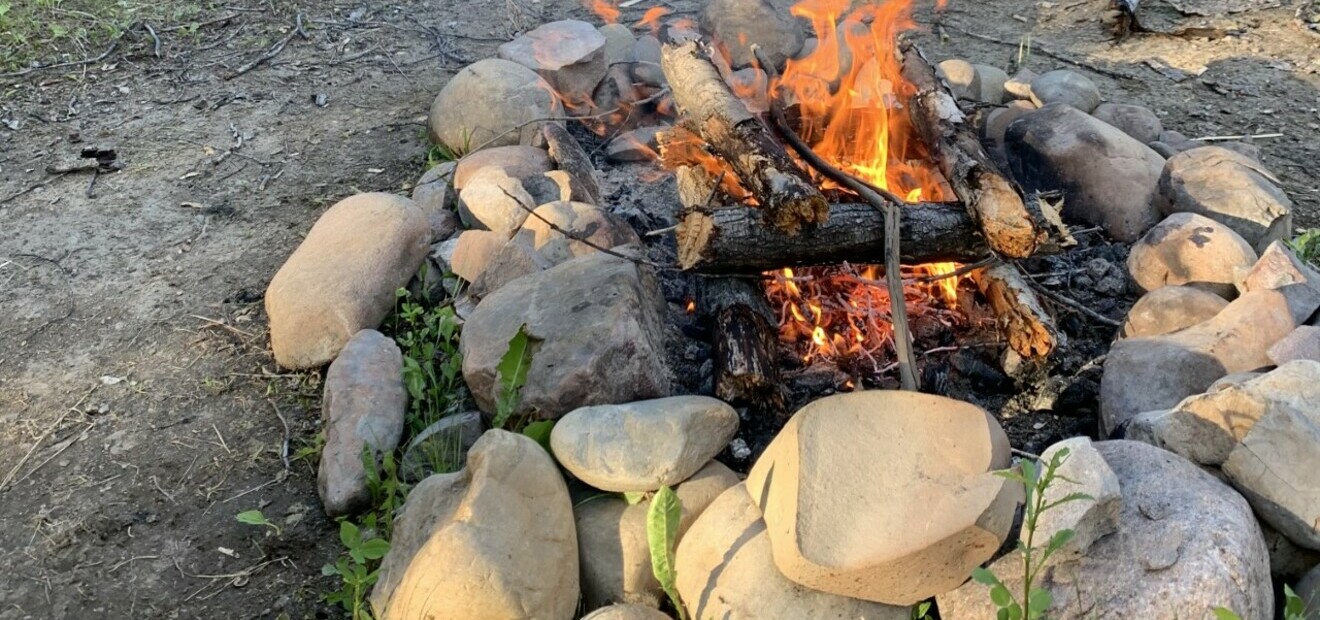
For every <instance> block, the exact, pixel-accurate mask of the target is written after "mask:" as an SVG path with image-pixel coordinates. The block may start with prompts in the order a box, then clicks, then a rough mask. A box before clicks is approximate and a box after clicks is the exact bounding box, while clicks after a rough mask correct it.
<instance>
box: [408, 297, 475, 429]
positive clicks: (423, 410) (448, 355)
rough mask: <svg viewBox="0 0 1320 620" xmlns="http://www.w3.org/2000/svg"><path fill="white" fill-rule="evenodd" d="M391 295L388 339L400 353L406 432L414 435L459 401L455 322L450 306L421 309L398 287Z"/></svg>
mask: <svg viewBox="0 0 1320 620" xmlns="http://www.w3.org/2000/svg"><path fill="white" fill-rule="evenodd" d="M395 294H396V296H397V306H396V309H395V312H394V320H393V334H391V335H392V336H393V337H394V341H395V342H396V343H398V345H399V349H401V350H402V352H403V381H404V385H406V386H407V388H408V401H409V409H410V411H409V415H408V424H407V431H408V434H409V435H416V434H417V433H420V432H422V431H423V430H425V429H426V427H428V426H430V425H432V424H434V423H435V422H437V421H438V420H440V418H442V417H444V416H445V415H447V414H449V413H450V412H452V411H453V409H454V408H455V407H457V406H458V405H459V404H461V402H462V399H463V394H462V392H461V390H462V389H463V385H464V384H463V358H462V356H461V355H460V354H459V352H458V317H457V316H456V315H455V314H454V309H453V308H452V307H450V306H436V307H434V308H427V307H425V306H424V305H422V304H421V303H419V302H418V301H416V300H414V299H413V298H412V294H411V293H409V292H408V290H407V289H403V288H401V289H399V290H398V291H397V292H396V293H395Z"/></svg>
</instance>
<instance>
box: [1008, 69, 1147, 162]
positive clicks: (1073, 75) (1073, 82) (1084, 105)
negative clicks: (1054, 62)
mask: <svg viewBox="0 0 1320 620" xmlns="http://www.w3.org/2000/svg"><path fill="white" fill-rule="evenodd" d="M1031 100H1032V101H1033V102H1035V103H1036V105H1037V106H1038V107H1042V108H1043V107H1045V106H1047V105H1049V104H1051V103H1062V104H1064V105H1069V106H1072V107H1074V108H1076V109H1078V110H1081V111H1082V112H1086V113H1087V114H1090V113H1091V111H1092V110H1094V109H1096V107H1098V106H1099V105H1100V89H1099V88H1096V86H1095V82H1092V81H1091V80H1090V78H1088V77H1086V76H1085V75H1082V74H1080V73H1078V72H1076V71H1071V70H1068V69H1056V70H1054V71H1049V72H1046V73H1044V74H1043V75H1041V76H1040V77H1037V78H1036V79H1034V80H1032V81H1031ZM1143 144H1144V142H1143Z"/></svg>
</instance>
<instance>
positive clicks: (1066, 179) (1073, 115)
mask: <svg viewBox="0 0 1320 620" xmlns="http://www.w3.org/2000/svg"><path fill="white" fill-rule="evenodd" d="M1047 75H1048V74H1047ZM1043 77H1044V76H1042V78H1043ZM1004 148H1005V150H1006V151H1007V153H1008V161H1009V166H1010V169H1011V170H1012V172H1013V176H1014V177H1016V178H1017V180H1018V182H1020V183H1022V185H1023V186H1024V187H1025V188H1026V189H1027V190H1028V191H1036V190H1040V191H1048V190H1058V189H1061V190H1063V192H1064V199H1065V201H1064V210H1063V216H1064V217H1065V218H1069V219H1072V220H1077V221H1082V222H1085V223H1087V224H1092V225H1098V226H1103V227H1104V228H1105V231H1106V232H1108V233H1109V234H1110V236H1112V237H1114V238H1115V239H1118V240H1120V241H1124V242H1129V243H1130V242H1132V241H1135V240H1136V239H1137V238H1138V237H1140V236H1141V235H1142V233H1145V232H1146V231H1147V230H1148V229H1150V228H1151V227H1152V226H1154V225H1155V224H1156V223H1157V222H1158V221H1159V219H1160V215H1159V211H1158V210H1157V209H1156V208H1155V206H1154V204H1153V203H1154V199H1155V195H1156V190H1157V186H1158V184H1159V180H1160V171H1161V170H1163V169H1164V158H1162V157H1160V156H1159V154H1158V153H1156V152H1155V151H1152V150H1151V149H1150V147H1148V146H1146V145H1144V144H1142V143H1140V142H1137V141H1136V140H1134V139H1132V137H1131V136H1128V135H1127V134H1125V133H1123V132H1121V131H1119V130H1118V129H1115V128H1113V127H1111V126H1109V125H1107V124H1105V123H1102V122H1100V121H1098V120H1096V119H1095V118H1093V117H1091V116H1090V115H1087V114H1084V113H1082V112H1080V111H1078V109H1077V108H1075V107H1072V106H1070V105H1062V104H1057V105H1048V106H1045V107H1044V108H1041V109H1040V110H1038V111H1036V112H1034V113H1032V114H1028V115H1026V116H1024V117H1022V118H1021V119H1018V120H1016V121H1014V122H1013V123H1012V124H1011V125H1009V126H1008V131H1007V134H1006V135H1005V137H1004Z"/></svg>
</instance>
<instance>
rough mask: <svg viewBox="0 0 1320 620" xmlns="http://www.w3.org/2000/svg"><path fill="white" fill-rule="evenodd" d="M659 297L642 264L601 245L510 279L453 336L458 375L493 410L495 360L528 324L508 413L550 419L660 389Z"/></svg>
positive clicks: (663, 386)
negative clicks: (518, 384) (521, 378)
mask: <svg viewBox="0 0 1320 620" xmlns="http://www.w3.org/2000/svg"><path fill="white" fill-rule="evenodd" d="M663 304H664V299H663V297H662V296H661V295H660V291H659V289H658V287H657V284H656V281H655V276H654V274H653V273H652V272H651V271H650V270H649V269H647V268H645V267H643V266H640V265H637V264H635V263H633V262H630V261H628V260H625V259H622V258H618V257H615V256H611V255H608V254H604V253H600V252H598V253H595V254H591V255H587V256H582V257H579V258H575V259H573V260H570V261H568V262H565V263H563V264H560V265H557V266H555V267H554V268H552V269H548V270H546V271H542V272H539V273H536V274H532V275H529V276H526V277H523V278H518V279H517V280H514V281H512V282H509V283H508V284H505V285H504V286H503V287H502V288H500V289H499V290H497V291H495V292H494V293H492V294H490V295H488V296H486V298H484V299H482V300H481V303H479V304H477V307H476V309H475V310H473V311H472V313H471V314H470V315H469V316H468V317H467V321H466V323H465V324H464V326H463V333H462V336H461V337H460V339H459V348H460V350H461V352H462V354H463V378H464V379H466V380H467V383H468V387H469V388H470V389H471V391H472V395H473V398H474V399H475V400H476V402H477V404H478V405H479V406H480V408H481V410H482V411H484V412H486V413H487V414H493V413H494V412H495V400H496V395H497V393H498V391H499V386H498V383H497V381H496V366H497V365H498V364H499V362H500V358H502V357H503V356H504V353H505V351H506V350H507V349H508V343H509V340H510V339H511V338H513V336H514V335H515V334H517V333H518V329H519V327H520V326H523V325H526V326H527V331H528V333H529V334H530V335H531V336H532V339H533V345H532V360H531V366H530V367H529V368H528V371H527V381H526V383H525V384H524V385H523V387H522V390H521V392H520V394H519V399H518V407H517V409H516V410H515V411H514V412H513V415H514V417H515V418H518V417H525V418H526V419H554V418H558V417H560V416H562V415H564V414H565V413H568V412H569V411H572V410H574V409H577V408H579V407H584V406H587V405H602V404H610V403H626V402H632V401H636V400H644V399H648V398H659V397H663V396H668V395H669V390H670V384H671V378H670V371H669V367H668V365H667V364H666V361H665V347H664V342H665V335H664V334H665V329H666V327H665V322H664V319H663V318H662V317H663Z"/></svg>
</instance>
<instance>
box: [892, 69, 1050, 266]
mask: <svg viewBox="0 0 1320 620" xmlns="http://www.w3.org/2000/svg"><path fill="white" fill-rule="evenodd" d="M903 76H904V77H905V78H906V79H907V80H908V81H909V82H911V84H912V85H913V86H914V87H915V88H916V91H917V92H916V94H914V95H913V96H912V99H911V100H910V102H909V106H910V112H911V114H910V116H911V120H912V125H913V126H914V127H915V128H916V129H917V132H918V133H919V134H920V135H921V138H922V140H923V142H925V144H926V146H927V147H928V148H930V150H931V151H932V153H933V155H934V158H935V162H936V164H937V165H938V166H939V168H940V171H941V172H942V173H944V176H945V178H947V179H948V181H949V183H950V185H952V186H953V190H954V193H955V194H957V195H958V199H959V200H960V201H961V202H962V203H963V204H964V205H965V206H966V207H967V211H968V213H970V214H971V216H972V219H974V220H976V223H977V225H978V226H979V227H980V229H981V232H982V233H983V234H984V235H985V239H986V241H987V242H988V243H989V245H990V248H991V249H992V250H994V251H995V252H996V253H998V254H1000V255H1002V256H1005V257H1008V258H1027V257H1029V256H1031V255H1033V254H1035V253H1036V252H1038V251H1058V249H1059V248H1061V247H1066V246H1069V245H1072V244H1073V243H1074V241H1073V239H1072V236H1071V234H1070V233H1069V232H1068V229H1067V227H1066V226H1064V224H1063V221H1062V220H1061V219H1060V218H1059V214H1058V212H1057V211H1056V210H1055V208H1054V207H1053V206H1052V205H1049V204H1047V203H1045V202H1044V201H1041V200H1030V201H1025V200H1023V198H1022V195H1021V193H1020V192H1019V190H1018V188H1017V186H1016V185H1015V184H1014V183H1013V182H1012V181H1010V180H1009V179H1008V176H1006V175H1005V174H1004V173H1003V172H1001V171H1000V170H999V168H998V167H997V166H996V165H995V164H994V161H993V160H992V159H991V158H990V156H989V155H988V154H987V153H986V152H985V149H984V148H982V147H981V141H980V140H979V139H978V138H977V137H976V131H975V129H974V128H973V127H972V126H971V124H970V123H969V122H968V121H967V117H966V116H964V115H963V113H962V111H961V110H960V109H959V108H958V104H957V102H956V100H955V99H954V97H953V95H952V94H951V93H950V92H949V89H948V87H947V86H946V85H945V84H944V82H943V81H942V80H940V79H939V78H938V77H937V76H936V74H935V69H934V67H932V66H931V64H930V62H928V61H927V60H926V58H925V57H924V56H922V54H921V51H920V50H918V49H917V48H916V47H915V46H912V45H906V46H904V48H903Z"/></svg>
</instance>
